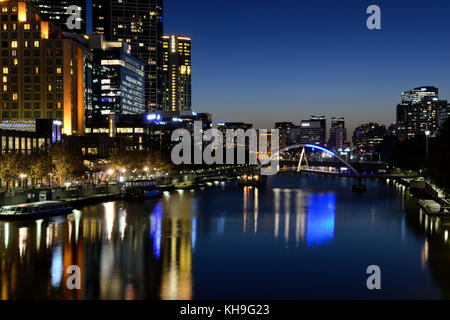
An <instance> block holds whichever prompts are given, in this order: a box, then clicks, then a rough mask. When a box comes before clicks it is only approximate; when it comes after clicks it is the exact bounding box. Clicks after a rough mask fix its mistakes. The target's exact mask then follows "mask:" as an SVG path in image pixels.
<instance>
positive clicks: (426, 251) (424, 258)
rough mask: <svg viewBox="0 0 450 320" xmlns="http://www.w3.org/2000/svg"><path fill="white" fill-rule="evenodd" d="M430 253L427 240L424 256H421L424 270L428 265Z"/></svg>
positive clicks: (423, 249)
mask: <svg viewBox="0 0 450 320" xmlns="http://www.w3.org/2000/svg"><path fill="white" fill-rule="evenodd" d="M428 252H429V248H428V240H427V239H425V243H424V244H423V248H422V255H421V261H422V270H424V269H425V264H426V263H427V261H428Z"/></svg>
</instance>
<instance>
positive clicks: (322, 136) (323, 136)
mask: <svg viewBox="0 0 450 320" xmlns="http://www.w3.org/2000/svg"><path fill="white" fill-rule="evenodd" d="M310 121H311V122H318V123H320V130H321V133H320V140H321V141H320V144H321V145H325V143H326V141H327V140H326V135H327V119H326V118H325V116H311V120H310Z"/></svg>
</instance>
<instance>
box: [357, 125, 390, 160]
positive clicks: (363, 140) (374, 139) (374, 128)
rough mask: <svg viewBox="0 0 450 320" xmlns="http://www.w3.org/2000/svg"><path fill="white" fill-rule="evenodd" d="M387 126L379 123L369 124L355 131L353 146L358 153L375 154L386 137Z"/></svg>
mask: <svg viewBox="0 0 450 320" xmlns="http://www.w3.org/2000/svg"><path fill="white" fill-rule="evenodd" d="M386 133H387V131H386V126H384V125H380V124H378V123H372V122H371V123H367V124H362V125H360V126H358V127H357V128H356V129H355V131H353V145H354V147H355V149H356V151H357V152H364V153H369V152H371V153H374V152H375V147H376V146H377V145H379V144H380V143H381V142H382V141H383V139H384V137H385V136H386Z"/></svg>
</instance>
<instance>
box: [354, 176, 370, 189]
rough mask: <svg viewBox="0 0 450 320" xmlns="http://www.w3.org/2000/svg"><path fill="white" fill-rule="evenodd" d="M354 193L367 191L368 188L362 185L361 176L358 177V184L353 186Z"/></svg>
mask: <svg viewBox="0 0 450 320" xmlns="http://www.w3.org/2000/svg"><path fill="white" fill-rule="evenodd" d="M352 190H353V191H354V192H358V193H362V192H366V191H367V186H366V185H364V184H363V183H362V178H361V176H358V184H354V185H353V186H352Z"/></svg>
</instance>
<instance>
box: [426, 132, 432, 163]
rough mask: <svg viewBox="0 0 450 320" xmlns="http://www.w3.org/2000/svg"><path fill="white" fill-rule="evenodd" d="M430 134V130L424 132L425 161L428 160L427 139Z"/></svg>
mask: <svg viewBox="0 0 450 320" xmlns="http://www.w3.org/2000/svg"><path fill="white" fill-rule="evenodd" d="M430 134H431V132H430V130H427V131H425V139H426V144H427V146H426V154H425V159H426V160H428V137H429V136H430Z"/></svg>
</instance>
